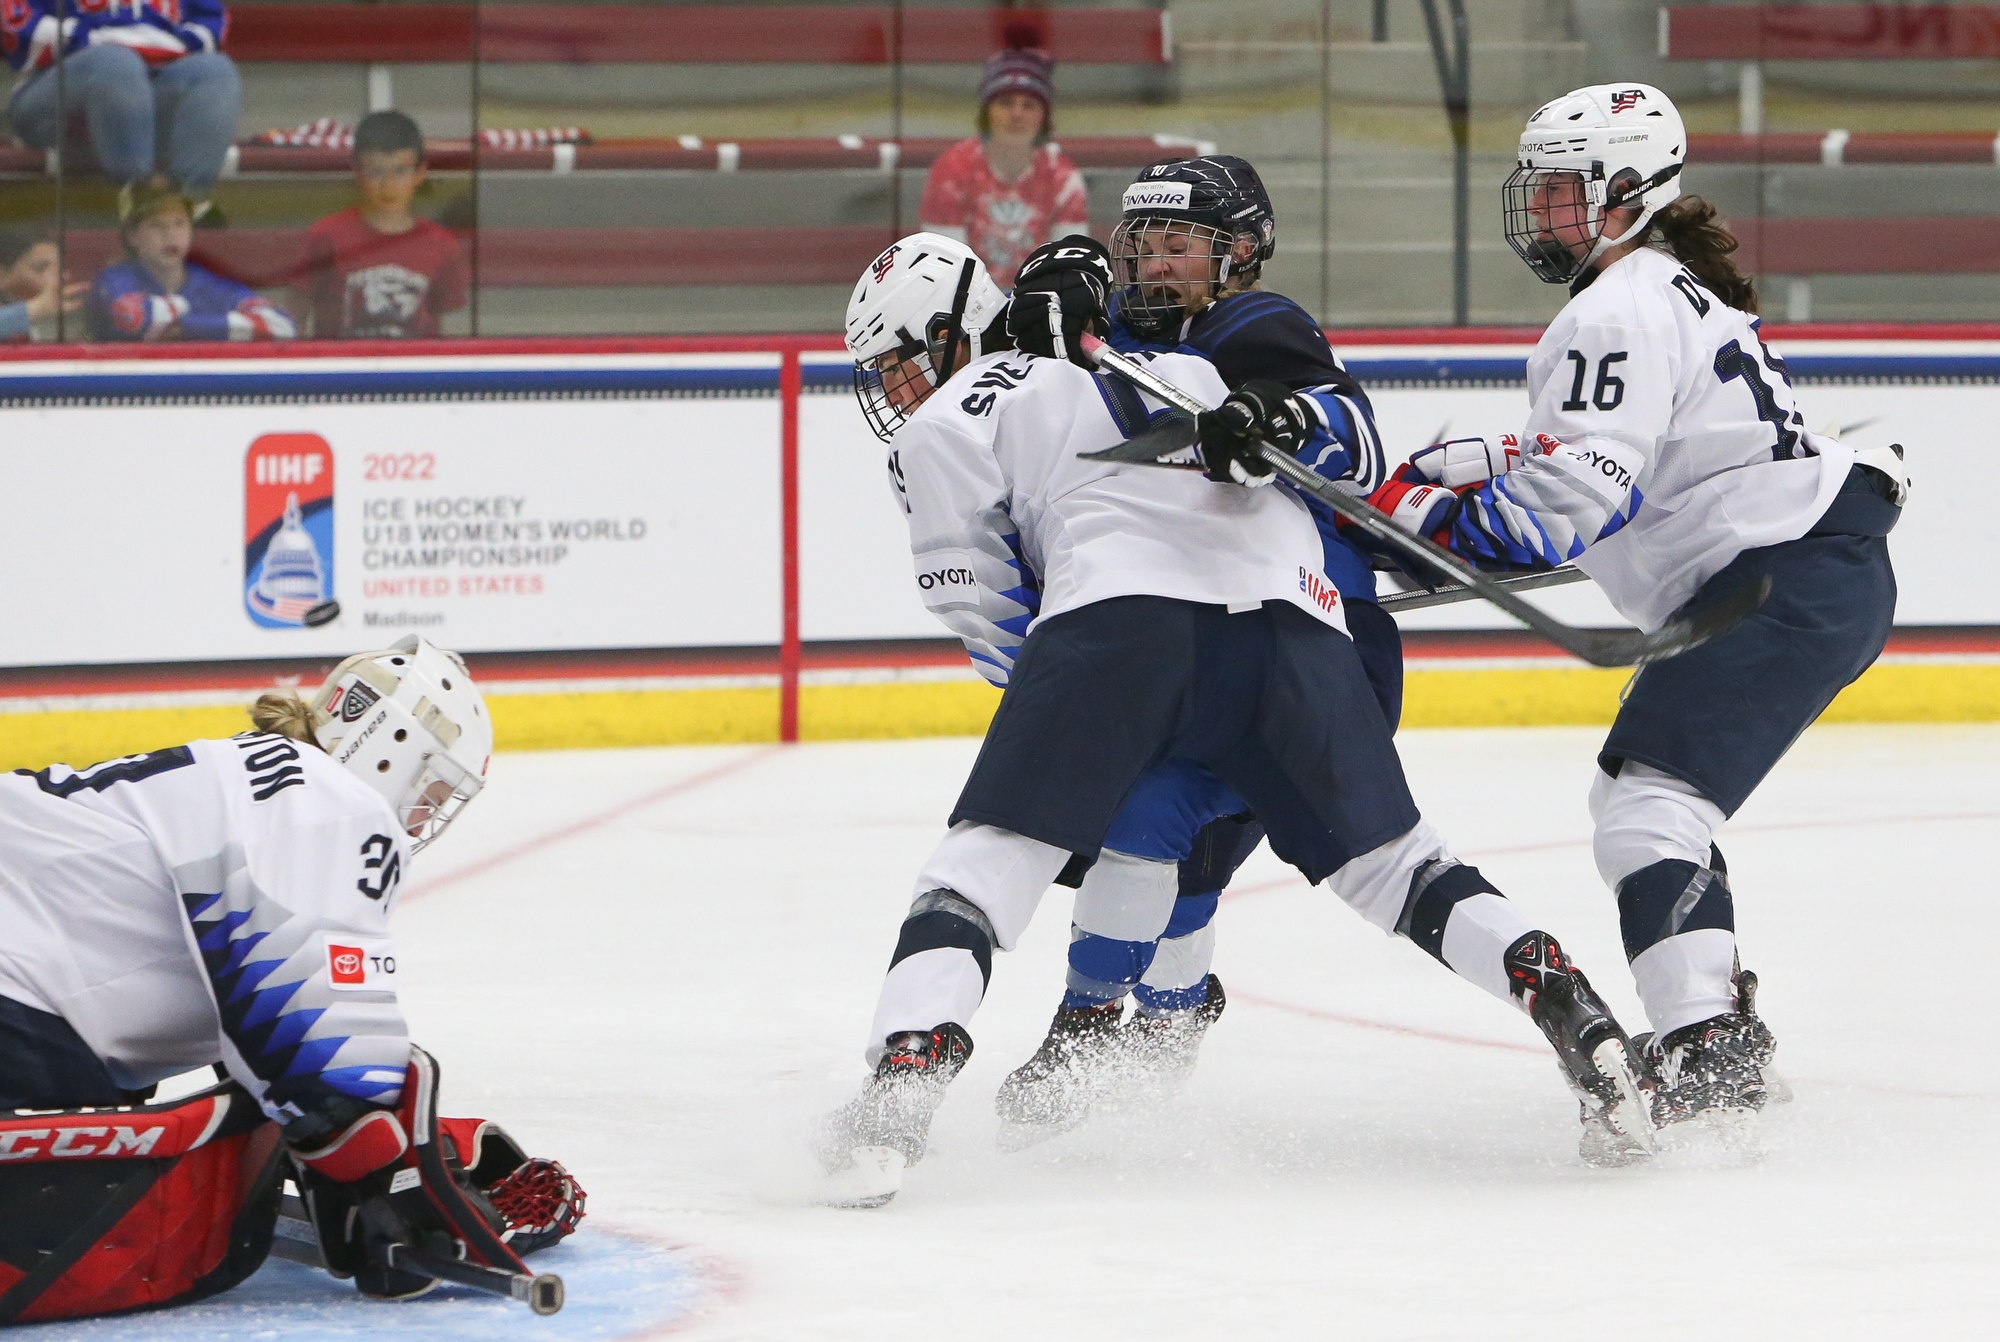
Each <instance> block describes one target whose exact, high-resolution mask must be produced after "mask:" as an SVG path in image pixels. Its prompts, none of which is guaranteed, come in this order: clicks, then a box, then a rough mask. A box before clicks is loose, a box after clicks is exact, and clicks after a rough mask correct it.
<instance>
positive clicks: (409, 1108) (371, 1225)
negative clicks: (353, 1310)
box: [286, 1046, 526, 1300]
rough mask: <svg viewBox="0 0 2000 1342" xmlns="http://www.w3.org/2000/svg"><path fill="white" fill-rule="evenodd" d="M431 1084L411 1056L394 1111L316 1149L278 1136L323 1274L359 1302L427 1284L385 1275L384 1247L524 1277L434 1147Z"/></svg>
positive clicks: (487, 1209)
mask: <svg viewBox="0 0 2000 1342" xmlns="http://www.w3.org/2000/svg"><path fill="white" fill-rule="evenodd" d="M437 1078H438V1068H437V1064H436V1062H435V1061H433V1060H432V1058H431V1056H430V1055H429V1054H428V1053H425V1052H424V1051H423V1050H422V1049H420V1048H416V1047H414V1046H412V1047H411V1049H410V1065H409V1070H408V1072H407V1074H406V1076H405V1079H404V1082H403V1097H402V1102H401V1103H400V1104H399V1105H398V1106H397V1107H396V1108H395V1109H394V1110H393V1111H392V1110H387V1109H375V1110H370V1111H369V1112H368V1113H366V1114H364V1115H362V1116H361V1117H359V1118H357V1119H355V1120H354V1121H353V1122H351V1123H350V1124H348V1125H347V1127H345V1128H344V1129H342V1130H341V1131H339V1132H338V1133H336V1134H335V1135H334V1136H333V1137H332V1139H331V1140H329V1141H326V1142H324V1143H322V1144H318V1145H308V1144H307V1143H304V1142H300V1141H298V1140H296V1139H294V1137H293V1134H292V1132H291V1131H290V1129H289V1128H288V1130H287V1132H286V1136H287V1138H288V1139H290V1140H291V1141H292V1159H293V1161H294V1162H295V1164H296V1166H297V1170H298V1184H299V1191H300V1192H301V1193H303V1194H304V1195H305V1203H306V1207H307V1209H308V1210H309V1211H310V1212H311V1216H312V1223H313V1229H314V1231H315V1232H316V1234H317V1235H318V1237H319V1246H320V1254H321V1256H322V1257H323V1258H325V1260H326V1265H327V1270H328V1271H329V1272H331V1273H332V1274H333V1275H334V1276H336V1277H352V1278H354V1284H355V1287H356V1288H357V1289H358V1290H360V1292H361V1293H362V1294H363V1295H366V1296H370V1297H373V1298H376V1299H382V1300H398V1299H404V1298H407V1297H409V1296H413V1295H422V1294H423V1293H424V1292H425V1291H428V1290H429V1289H430V1288H431V1287H432V1286H433V1285H435V1284H436V1283H435V1282H434V1281H433V1280H432V1279H431V1278H430V1277H427V1276H424V1275H423V1274H421V1273H416V1272H406V1271H403V1270H400V1269H397V1268H392V1267H390V1266H388V1248H389V1246H390V1245H391V1244H401V1245H407V1246H410V1247H412V1248H421V1249H424V1250H426V1251H428V1252H432V1253H436V1254H438V1255H439V1256H442V1257H445V1258H463V1259H465V1260H467V1261H469V1262H474V1263H483V1264H485V1265H487V1266H489V1267H498V1268H505V1269H506V1270H508V1271H510V1272H523V1271H525V1270H526V1268H525V1266H524V1265H523V1264H522V1262H521V1259H520V1256H519V1255H518V1254H517V1253H516V1252H515V1251H514V1250H513V1249H512V1248H511V1247H510V1246H509V1245H508V1243H507V1242H506V1239H505V1236H506V1234H507V1233H508V1226H507V1221H506V1218H505V1217H503V1216H502V1215H501V1214H500V1212H499V1211H497V1210H496V1209H495V1208H494V1206H493V1204H492V1203H491V1202H490V1201H488V1200H487V1198H486V1196H485V1194H483V1193H482V1192H480V1191H479V1190H478V1189H477V1188H476V1187H474V1186H473V1183H472V1180H471V1178H470V1177H469V1176H468V1175H467V1174H466V1171H465V1167H464V1165H463V1164H462V1163H461V1161H460V1159H459V1155H458V1152H457V1150H456V1148H455V1146H454V1145H453V1144H452V1143H450V1142H448V1141H446V1140H444V1139H443V1136H442V1134H441V1132H440V1129H439V1125H438V1117H437ZM292 1126H297V1124H296V1123H294V1124H293V1125H292Z"/></svg>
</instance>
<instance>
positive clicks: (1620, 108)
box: [1611, 89, 1646, 112]
mask: <svg viewBox="0 0 2000 1342" xmlns="http://www.w3.org/2000/svg"><path fill="white" fill-rule="evenodd" d="M1645 96H1646V95H1645V94H1644V93H1642V92H1641V91H1639V90H1638V89H1620V90H1618V91H1617V92H1616V93H1614V94H1612V95H1611V110H1612V111H1614V112H1629V111H1631V110H1632V109H1633V108H1635V107H1637V106H1638V105H1639V100H1640V99H1641V98H1643V97H1645Z"/></svg>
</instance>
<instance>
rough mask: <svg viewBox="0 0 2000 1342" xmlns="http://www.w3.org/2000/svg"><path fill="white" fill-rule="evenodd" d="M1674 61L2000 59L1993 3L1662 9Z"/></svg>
mask: <svg viewBox="0 0 2000 1342" xmlns="http://www.w3.org/2000/svg"><path fill="white" fill-rule="evenodd" d="M1660 55H1661V56H1662V57H1664V58H1666V59H1668V60H1711V61H1715V60H1738V61H1755V60H1766V61H1829V60H1831V61H1853V60H1982V59H1991V58H1992V57H1996V56H2000V7H1995V6H1992V5H1896V4H1886V5H1714V6H1679V5H1677V6H1673V7H1671V8H1664V9H1662V10H1660Z"/></svg>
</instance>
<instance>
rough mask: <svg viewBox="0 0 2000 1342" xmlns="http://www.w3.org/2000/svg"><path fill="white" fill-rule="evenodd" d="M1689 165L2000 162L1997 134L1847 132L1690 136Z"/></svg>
mask: <svg viewBox="0 0 2000 1342" xmlns="http://www.w3.org/2000/svg"><path fill="white" fill-rule="evenodd" d="M1688 161H1689V162H1690V163H1695V164H1701V163H1821V164H1825V165H1827V166H1828V167H1835V166H1839V165H1842V164H1849V163H1978V164H1983V165H1986V166H1989V167H1990V166H1992V165H1994V164H1995V163H1996V162H2000V135H1996V134H1995V133H1994V132H1993V131H1983V130H1981V131H1919V132H1890V133H1869V132H1861V133H1858V134H1849V133H1848V132H1847V131H1844V130H1831V131H1777V132H1767V133H1765V134H1763V135H1690V136H1688Z"/></svg>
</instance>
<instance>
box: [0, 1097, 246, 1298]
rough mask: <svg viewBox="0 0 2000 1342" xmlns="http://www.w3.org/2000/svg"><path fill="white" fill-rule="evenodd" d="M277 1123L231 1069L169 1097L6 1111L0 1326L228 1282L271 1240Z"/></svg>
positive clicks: (1, 1160) (0, 1165) (191, 1293)
mask: <svg viewBox="0 0 2000 1342" xmlns="http://www.w3.org/2000/svg"><path fill="white" fill-rule="evenodd" d="M278 1137H279V1134H278V1125H277V1124H275V1123H273V1122H271V1121H269V1120H268V1119H266V1118H265V1117H264V1115H263V1113H262V1111H261V1110H259V1109H258V1107H257V1103H256V1101H254V1100H253V1099H251V1098H250V1095H249V1094H248V1092H246V1091H244V1090H243V1089H242V1088H241V1087H239V1086H237V1085H235V1084H234V1083H233V1082H232V1083H228V1084H224V1085H220V1086H215V1087H213V1088H211V1089H209V1090H204V1091H201V1092H199V1093H197V1094H194V1095H189V1096H184V1097H182V1098H181V1099H178V1100H172V1101H169V1102H168V1103H165V1104H151V1105H133V1106H128V1107H120V1108H115V1109H110V1108H107V1109H61V1110H20V1109H17V1110H0V1326H4V1325H7V1324H12V1323H32V1322H40V1321H43V1320H47V1319H74V1318H84V1317H89V1316H93V1315H101V1314H115V1313H121V1312H126V1311H131V1310H142V1309H153V1308H156V1307H158V1306H161V1305H172V1304H180V1303H184V1302H186V1301H190V1300H199V1299H201V1298H202V1297H203V1296H209V1295H214V1294H216V1293H217V1292H219V1291H226V1290H228V1289H229V1288H230V1287H232V1286H234V1285H236V1284H237V1283H238V1282H240V1281H242V1280H243V1279H244V1278H245V1277H248V1276H249V1275H250V1274H251V1273H253V1272H255V1271H256V1270H257V1269H258V1267H260V1266H261V1265H262V1264H263V1262H264V1258H265V1256H266V1255H267V1254H269V1253H270V1251H271V1236H272V1232H273V1230H274V1228H275V1226H276V1224H277V1218H278V1197H279V1188H280V1185H281V1184H282V1182H283V1179H282V1172H283V1164H282V1160H281V1149H280V1142H279V1140H278Z"/></svg>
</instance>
